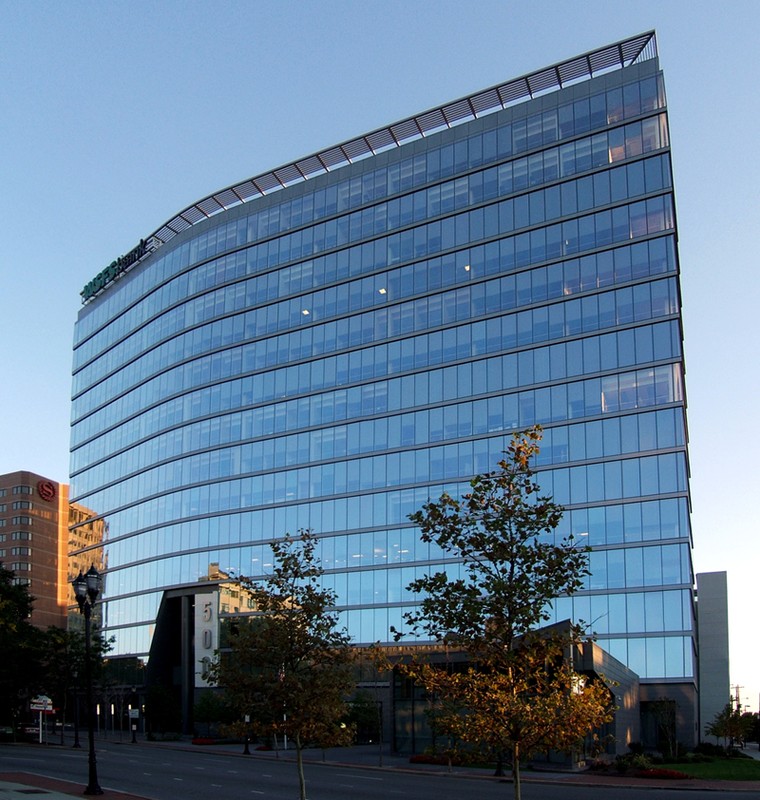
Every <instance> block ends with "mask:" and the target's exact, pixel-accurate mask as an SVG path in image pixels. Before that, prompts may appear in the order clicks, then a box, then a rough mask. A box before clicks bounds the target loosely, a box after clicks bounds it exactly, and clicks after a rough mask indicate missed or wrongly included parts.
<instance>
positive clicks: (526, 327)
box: [71, 32, 695, 697]
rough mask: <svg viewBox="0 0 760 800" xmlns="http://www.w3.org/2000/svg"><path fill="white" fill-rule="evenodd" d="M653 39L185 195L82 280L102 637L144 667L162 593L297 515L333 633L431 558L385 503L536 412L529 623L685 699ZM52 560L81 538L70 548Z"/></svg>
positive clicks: (490, 450) (668, 290)
mask: <svg viewBox="0 0 760 800" xmlns="http://www.w3.org/2000/svg"><path fill="white" fill-rule="evenodd" d="M676 239H677V234H676V220H675V209H674V197H673V181H672V171H671V162H670V141H669V133H668V122H667V106H666V99H665V92H664V87H663V77H662V73H661V71H660V67H659V62H658V58H657V51H656V43H655V37H654V33H652V32H650V33H647V34H643V35H640V36H637V37H633V38H631V39H629V40H626V41H622V42H618V43H615V44H613V45H610V46H607V47H603V48H600V49H599V50H596V51H593V52H590V53H586V54H584V55H582V56H579V57H576V58H573V59H569V60H567V61H564V62H561V63H558V64H555V65H552V66H551V67H549V68H546V69H544V70H540V71H538V72H535V73H532V74H531V75H527V76H523V77H520V78H517V79H514V80H511V81H508V82H506V83H504V84H501V85H499V86H496V87H492V88H490V89H487V90H484V91H481V92H478V93H476V94H474V95H471V96H470V97H466V98H462V99H460V100H457V101H455V102H452V103H450V104H448V105H446V106H443V107H440V108H435V109H431V110H428V111H426V112H424V113H422V114H419V115H417V116H415V117H411V118H409V119H407V120H403V121H401V122H399V123H396V124H393V125H389V126H388V127H385V128H381V129H378V130H376V131H373V132H371V133H368V134H366V135H364V136H360V137H357V138H356V139H353V140H351V141H348V142H344V143H343V144H341V145H337V146H335V147H333V148H329V149H327V150H323V151H321V152H319V153H316V154H314V155H312V156H309V157H308V158H305V159H302V160H301V161H298V162H294V163H292V164H288V165H285V166H283V167H280V168H278V169H275V170H273V171H272V172H269V173H266V174H264V175H260V176H257V177H255V178H252V179H250V180H247V181H244V182H242V183H241V184H239V185H236V186H234V187H230V188H228V189H225V190H223V191H221V192H219V193H217V194H215V195H213V196H211V197H207V198H204V199H203V200H201V201H199V202H198V203H195V204H193V205H192V206H190V207H189V208H187V209H185V210H184V211H183V212H182V213H181V214H178V215H177V216H175V217H174V218H173V219H172V220H170V221H169V222H167V223H166V224H165V225H163V226H162V227H161V228H159V229H158V230H157V231H156V232H155V233H154V234H153V235H151V236H149V237H147V238H146V239H145V240H144V241H141V242H140V244H139V245H138V246H137V247H136V248H135V249H134V250H133V251H132V252H131V253H129V254H127V255H126V256H123V257H122V258H120V259H117V260H116V261H115V262H114V263H113V264H112V265H110V267H108V268H106V269H105V270H103V271H102V272H101V273H100V275H98V277H97V278H95V279H94V280H93V281H92V282H91V283H90V284H88V286H87V287H85V290H84V291H83V298H84V301H85V302H84V305H83V308H82V310H81V312H80V314H79V317H78V321H77V324H76V332H75V344H74V368H73V414H72V435H71V495H72V499H73V501H75V502H76V503H78V504H80V505H82V506H85V507H87V508H90V509H95V510H96V513H97V515H98V516H99V517H101V518H102V519H103V520H104V521H105V525H106V531H107V533H106V540H105V543H104V558H105V562H106V564H107V575H106V582H105V591H104V601H105V608H104V622H105V626H106V633H107V635H109V636H114V637H115V649H114V651H113V655H114V656H119V655H132V656H138V657H143V658H146V657H147V656H148V654H149V653H150V651H151V639H152V635H153V631H154V626H155V623H156V618H157V614H158V610H159V606H160V603H161V599H162V597H163V596H164V593H165V592H167V591H171V590H176V589H178V588H180V587H186V586H192V585H194V584H197V582H198V581H199V579H201V578H202V577H203V576H208V575H209V574H210V573H209V565H215V566H216V567H218V569H219V570H221V571H222V572H223V573H224V574H243V575H248V576H252V577H254V578H255V577H259V576H262V575H264V574H266V572H267V569H268V566H269V562H270V549H269V542H271V541H272V540H273V539H274V538H277V537H280V536H282V535H283V534H284V533H285V532H286V531H288V532H291V533H294V532H295V531H296V530H297V529H299V528H307V527H308V528H311V529H313V530H314V532H315V533H317V534H318V535H319V537H320V538H321V559H322V564H323V566H324V568H325V569H326V576H325V581H326V582H327V583H328V584H329V586H330V587H331V588H334V589H335V591H336V592H337V594H338V597H339V602H340V607H341V611H342V616H343V620H344V622H345V624H346V625H347V627H348V629H349V631H350V633H351V635H352V637H353V640H354V641H355V642H357V643H369V642H375V641H381V642H387V641H389V640H390V639H391V636H390V633H389V629H390V627H391V626H397V627H402V615H403V613H404V611H405V610H408V609H409V608H410V604H411V603H412V602H413V597H412V595H410V594H409V592H407V589H406V587H407V585H408V584H409V583H410V581H412V580H413V579H414V578H415V577H417V576H419V575H421V574H422V573H423V572H426V571H429V570H436V569H438V568H439V567H441V566H444V567H445V569H446V570H447V571H448V572H449V573H450V574H456V572H457V569H458V566H457V564H456V562H454V561H446V560H445V559H444V557H443V554H442V553H441V552H439V551H437V550H436V548H435V547H434V546H432V545H430V544H425V543H423V542H421V541H420V538H419V536H418V533H417V531H416V530H415V528H413V527H412V526H411V524H410V523H409V520H408V515H409V514H410V513H411V512H413V511H415V510H417V509H418V508H419V507H420V506H421V505H422V503H424V502H425V501H426V500H428V499H429V498H436V497H438V496H439V495H440V494H441V493H442V492H443V491H444V490H446V491H448V492H450V493H452V494H457V493H460V492H462V491H463V490H464V489H466V487H467V482H468V480H469V479H470V478H471V477H472V476H473V475H474V474H476V473H480V472H484V471H488V470H490V469H493V468H494V467H495V465H496V462H497V461H498V459H499V458H500V456H501V453H502V451H503V449H504V448H505V446H506V444H507V442H508V441H509V439H510V438H511V435H512V434H513V432H514V431H517V430H520V429H524V428H526V427H528V426H531V425H533V424H534V423H540V424H541V425H542V426H543V427H544V430H545V433H544V439H543V446H542V450H541V454H540V459H539V462H538V465H537V466H538V468H539V470H540V482H541V484H542V486H543V488H544V489H545V490H546V491H547V492H549V493H551V494H553V496H554V498H555V500H556V501H558V502H559V503H561V504H563V505H564V506H565V507H566V509H567V511H566V514H565V517H564V520H563V522H562V525H561V529H560V531H559V532H558V536H564V535H566V534H569V533H573V534H574V535H575V537H577V538H578V539H580V540H581V541H583V542H587V543H588V544H589V545H591V547H592V548H593V552H592V554H591V576H590V577H589V578H588V581H587V584H586V586H585V589H584V590H583V591H582V592H580V593H579V594H577V595H576V596H575V597H573V598H558V599H557V601H556V602H555V603H554V606H553V615H554V619H556V620H561V619H565V618H567V617H572V618H575V619H582V620H585V621H587V622H589V623H591V626H592V628H593V629H594V630H595V631H596V633H597V635H598V642H599V644H600V645H601V646H602V647H604V648H605V649H606V650H608V651H609V652H610V653H611V654H612V655H613V656H615V657H616V658H618V659H619V660H621V661H622V662H624V663H625V664H627V665H628V666H630V668H631V669H633V670H634V671H635V672H636V673H638V674H639V675H640V676H641V678H642V686H643V687H646V686H647V685H651V686H652V687H653V688H652V690H651V691H652V693H653V697H656V696H658V693H659V694H663V691H662V690H661V687H662V686H663V685H664V684H672V685H673V686H672V690H673V691H672V692H668V694H672V693H673V692H675V691H676V689H675V685H676V684H678V685H679V686H681V687H682V688H683V689H684V691H685V692H687V694H688V692H691V691H693V687H694V681H695V678H694V654H695V641H694V623H693V597H692V585H693V575H692V566H691V552H690V530H689V486H688V455H687V428H686V419H685V405H686V403H685V396H684V364H683V349H682V330H681V319H680V302H681V298H680V291H679V263H678V253H677V248H676ZM79 556H80V557H81V556H82V553H79Z"/></svg>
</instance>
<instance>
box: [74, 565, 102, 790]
mask: <svg viewBox="0 0 760 800" xmlns="http://www.w3.org/2000/svg"><path fill="white" fill-rule="evenodd" d="M72 585H73V586H74V594H75V595H76V598H77V603H78V604H79V611H80V612H81V613H82V614H84V676H85V683H86V685H87V739H88V742H89V746H90V753H89V758H88V760H89V767H90V771H89V780H88V783H87V786H86V788H85V790H84V794H103V790H102V789H101V788H100V784H99V783H98V767H97V762H96V760H95V727H94V720H93V714H94V706H95V703H94V702H93V693H92V660H91V655H90V651H91V643H90V618H91V617H92V609H93V607H94V606H95V603H96V602H97V600H98V595H99V594H100V573H99V572H98V571H97V570H96V569H95V567H94V566H92V567H90V568H89V569H88V570H87V574H85V575H82V571H81V570H80V571H79V575H78V576H77V577H76V578H74V580H73V581H72Z"/></svg>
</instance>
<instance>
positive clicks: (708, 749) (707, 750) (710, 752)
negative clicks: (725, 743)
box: [694, 742, 726, 758]
mask: <svg viewBox="0 0 760 800" xmlns="http://www.w3.org/2000/svg"><path fill="white" fill-rule="evenodd" d="M694 752H695V753H699V754H700V755H703V756H713V757H714V758H716V757H718V758H719V757H722V756H725V755H726V749H725V747H721V745H719V744H713V743H712V742H700V743H699V744H698V745H697V746H696V747H695V748H694Z"/></svg>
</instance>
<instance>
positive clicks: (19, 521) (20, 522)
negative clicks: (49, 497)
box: [11, 516, 32, 525]
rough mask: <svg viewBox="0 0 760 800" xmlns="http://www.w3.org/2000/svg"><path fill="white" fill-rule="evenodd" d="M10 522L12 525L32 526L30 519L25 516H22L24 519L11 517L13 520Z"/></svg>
mask: <svg viewBox="0 0 760 800" xmlns="http://www.w3.org/2000/svg"><path fill="white" fill-rule="evenodd" d="M11 522H12V523H13V524H14V525H31V524H32V518H31V517H26V516H24V517H13V519H11Z"/></svg>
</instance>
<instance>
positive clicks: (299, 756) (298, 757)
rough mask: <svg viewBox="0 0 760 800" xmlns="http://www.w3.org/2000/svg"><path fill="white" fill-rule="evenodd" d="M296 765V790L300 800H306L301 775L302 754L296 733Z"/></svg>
mask: <svg viewBox="0 0 760 800" xmlns="http://www.w3.org/2000/svg"><path fill="white" fill-rule="evenodd" d="M295 743H296V764H297V766H298V788H299V790H300V795H299V797H300V800H306V779H305V778H304V774H303V753H302V752H301V734H300V733H296V735H295Z"/></svg>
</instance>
